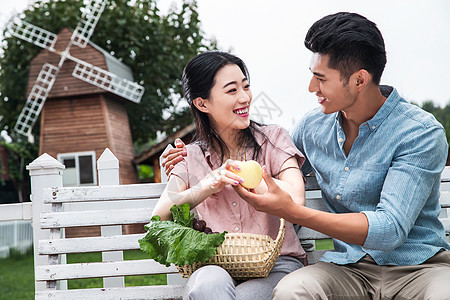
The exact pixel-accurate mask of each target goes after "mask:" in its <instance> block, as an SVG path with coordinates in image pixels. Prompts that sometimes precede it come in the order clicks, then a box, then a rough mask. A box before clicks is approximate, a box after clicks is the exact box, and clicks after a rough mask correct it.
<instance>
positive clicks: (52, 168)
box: [27, 153, 65, 291]
mask: <svg viewBox="0 0 450 300" xmlns="http://www.w3.org/2000/svg"><path fill="white" fill-rule="evenodd" d="M64 168H65V167H64V165H63V164H61V163H60V162H59V161H57V160H56V159H54V158H53V157H51V156H50V155H48V154H47V153H44V154H42V155H41V156H39V157H38V158H36V159H35V160H34V161H33V162H31V163H30V164H29V165H28V166H27V170H28V171H29V172H30V178H31V201H32V203H33V206H32V210H33V219H32V224H33V249H34V269H35V270H36V267H37V266H41V265H46V264H47V263H48V258H47V256H45V255H38V242H39V240H42V239H49V238H50V230H48V229H46V230H42V229H41V227H40V225H39V218H40V214H41V212H49V211H51V205H50V204H44V202H43V189H44V188H49V187H62V182H63V181H62V170H63V169H64ZM35 290H36V291H42V290H45V282H35Z"/></svg>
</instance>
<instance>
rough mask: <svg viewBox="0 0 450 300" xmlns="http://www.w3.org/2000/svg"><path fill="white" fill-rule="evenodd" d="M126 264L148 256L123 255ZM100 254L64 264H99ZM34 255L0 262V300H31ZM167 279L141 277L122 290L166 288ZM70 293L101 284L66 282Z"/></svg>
mask: <svg viewBox="0 0 450 300" xmlns="http://www.w3.org/2000/svg"><path fill="white" fill-rule="evenodd" d="M123 256H124V259H125V260H136V259H146V258H148V256H147V254H145V253H143V252H142V251H139V250H133V251H124V255H123ZM101 260H102V255H101V253H85V254H70V255H67V263H79V262H95V261H98V262H100V261H101ZM33 264H34V263H33V253H32V252H31V251H29V252H28V253H27V254H25V255H18V254H14V255H12V256H11V257H10V258H7V259H0V300H11V299H14V300H15V299H20V300H22V299H34V266H33ZM166 282H167V280H166V275H164V274H162V275H142V276H128V277H125V286H143V285H161V284H166ZM68 286H69V289H82V288H95V287H97V288H101V287H103V280H102V279H99V278H93V279H76V280H69V282H68Z"/></svg>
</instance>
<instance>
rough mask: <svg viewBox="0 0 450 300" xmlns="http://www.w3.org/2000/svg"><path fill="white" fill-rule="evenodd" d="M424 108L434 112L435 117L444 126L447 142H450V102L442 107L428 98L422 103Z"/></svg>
mask: <svg viewBox="0 0 450 300" xmlns="http://www.w3.org/2000/svg"><path fill="white" fill-rule="evenodd" d="M422 109H423V110H425V111H427V112H429V113H431V114H433V115H434V117H435V118H436V119H437V120H438V121H439V122H440V123H441V124H442V126H444V129H445V134H446V137H447V142H448V143H449V144H450V103H447V105H446V106H445V107H443V108H442V107H441V106H439V105H436V104H434V103H433V101H431V100H428V101H425V102H423V103H422Z"/></svg>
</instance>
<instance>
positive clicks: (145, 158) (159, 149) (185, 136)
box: [134, 123, 195, 165]
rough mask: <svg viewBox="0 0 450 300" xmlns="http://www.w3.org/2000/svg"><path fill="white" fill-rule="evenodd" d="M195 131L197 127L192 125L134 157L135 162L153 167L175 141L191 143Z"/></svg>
mask: <svg viewBox="0 0 450 300" xmlns="http://www.w3.org/2000/svg"><path fill="white" fill-rule="evenodd" d="M194 131H195V125H194V124H193V123H192V124H190V125H188V126H186V127H184V128H183V129H180V130H178V131H177V132H174V133H172V134H171V135H169V136H168V137H166V138H165V139H163V140H162V141H161V142H159V143H156V144H154V145H152V146H151V147H150V148H148V149H146V150H144V151H143V152H141V153H140V154H137V155H136V156H135V157H134V162H135V163H136V164H148V165H152V164H153V162H154V160H155V159H156V158H159V157H160V156H161V154H162V153H163V151H164V149H166V147H167V145H168V144H172V145H173V143H174V141H175V139H177V138H180V139H181V140H183V142H185V143H189V142H191V139H192V136H193V134H194Z"/></svg>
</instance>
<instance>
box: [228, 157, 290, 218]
mask: <svg viewBox="0 0 450 300" xmlns="http://www.w3.org/2000/svg"><path fill="white" fill-rule="evenodd" d="M263 179H264V181H265V182H266V184H267V191H266V192H265V193H264V194H262V195H258V194H256V193H255V191H254V190H250V191H249V190H247V189H245V188H244V187H243V186H241V185H237V186H233V188H234V189H235V190H236V192H237V193H238V194H239V195H240V196H241V197H242V199H244V200H245V201H247V202H248V203H250V205H252V206H253V207H254V208H255V209H256V210H258V211H262V212H265V213H268V214H271V215H276V216H279V217H282V218H285V219H286V220H289V219H290V218H289V217H287V215H286V212H289V210H290V207H292V206H293V205H294V206H295V205H297V204H296V203H295V202H294V201H293V200H292V197H291V196H290V195H289V193H288V192H286V191H284V190H283V189H281V188H280V187H279V186H278V184H277V183H276V182H275V181H274V180H273V178H272V176H270V174H269V173H268V172H267V171H266V167H265V166H264V167H263Z"/></svg>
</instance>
